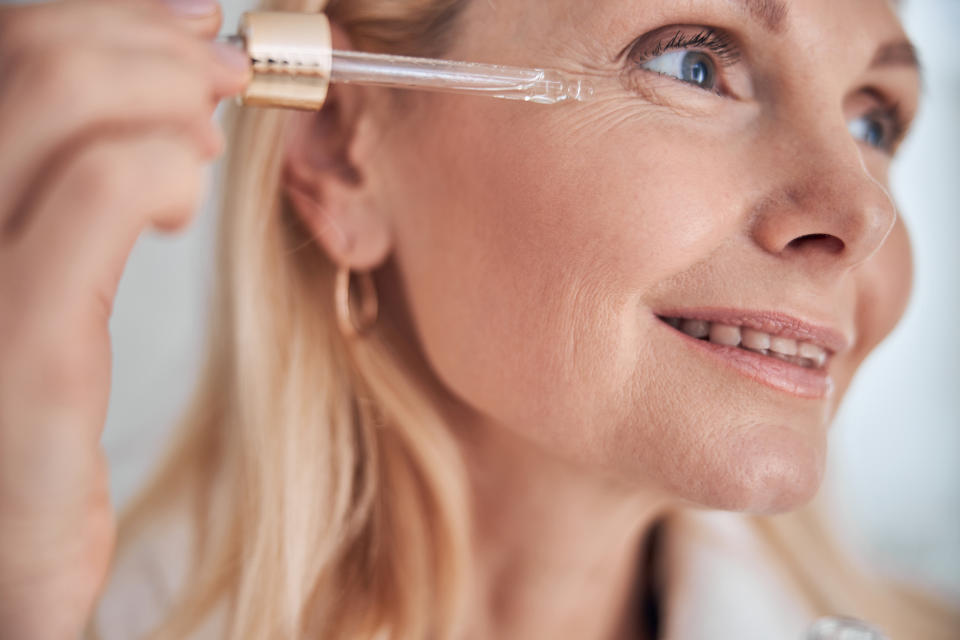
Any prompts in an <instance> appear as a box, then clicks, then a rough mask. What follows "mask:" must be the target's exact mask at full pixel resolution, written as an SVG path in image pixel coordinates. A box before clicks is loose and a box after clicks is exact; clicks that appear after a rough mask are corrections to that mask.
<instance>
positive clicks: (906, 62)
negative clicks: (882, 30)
mask: <svg viewBox="0 0 960 640" xmlns="http://www.w3.org/2000/svg"><path fill="white" fill-rule="evenodd" d="M902 66H906V67H912V68H914V69H916V70H917V72H918V73H919V72H920V69H921V65H920V56H919V55H917V48H916V47H915V46H913V43H912V42H910V41H909V40H898V41H896V42H888V43H887V44H884V45H881V46H880V48H879V49H877V52H876V53H875V54H874V56H873V60H872V61H871V62H870V68H871V69H875V68H877V67H902Z"/></svg>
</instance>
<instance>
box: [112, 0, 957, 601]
mask: <svg viewBox="0 0 960 640" xmlns="http://www.w3.org/2000/svg"><path fill="white" fill-rule="evenodd" d="M248 5H249V3H248V2H237V1H235V0H227V2H226V14H227V15H226V20H225V23H224V24H225V30H229V28H230V27H233V26H234V25H235V24H236V21H237V18H238V16H239V13H240V12H241V11H242V10H243V9H244V8H245V7H246V6H248ZM904 17H905V22H906V26H907V30H908V32H909V34H910V36H911V38H912V39H913V40H914V41H915V43H916V44H917V45H918V47H919V49H920V53H921V56H922V58H923V62H924V65H925V71H926V75H927V85H928V87H927V95H926V101H925V107H924V109H923V112H922V114H921V116H920V119H919V121H918V123H917V125H916V128H915V130H914V133H913V134H912V136H911V137H910V139H909V140H908V143H907V145H906V146H905V148H904V150H903V153H902V155H901V157H900V160H899V161H898V163H897V167H896V170H895V181H894V187H895V193H896V195H897V196H898V198H899V201H900V204H901V207H902V211H903V215H904V216H905V218H906V220H907V222H908V224H909V226H910V228H911V231H912V233H913V240H914V249H915V253H916V283H915V289H914V297H913V301H912V304H911V307H910V309H909V311H908V313H907V315H906V317H905V318H904V321H903V323H902V324H901V325H900V327H899V328H898V329H897V331H896V332H895V334H894V335H893V336H891V338H890V339H889V340H888V341H887V342H886V343H885V344H884V345H882V346H881V348H880V349H879V350H878V351H877V352H876V353H875V354H874V355H873V356H872V357H871V359H870V360H869V361H868V363H867V365H866V366H865V368H864V370H863V371H862V372H861V373H860V375H859V377H858V379H857V380H856V382H855V385H854V387H853V389H852V391H851V393H850V395H849V396H848V399H847V401H846V404H845V406H844V408H843V410H842V412H841V415H840V417H839V419H838V421H837V423H836V425H835V427H834V432H833V436H832V440H833V448H832V450H831V462H830V469H829V471H828V478H827V487H828V489H830V490H833V491H834V492H835V493H836V494H838V496H839V498H840V499H841V501H842V503H843V505H844V509H845V512H844V514H843V517H844V519H845V520H847V521H849V522H850V523H852V524H853V525H854V526H855V527H857V528H859V529H860V530H861V531H862V533H863V535H864V536H865V538H864V539H865V541H866V544H867V549H866V553H867V554H868V555H869V556H871V557H873V558H874V559H875V560H876V561H877V562H879V563H880V564H881V565H883V566H885V567H888V568H889V569H890V570H891V571H897V572H901V573H903V574H905V575H908V576H914V577H917V578H919V579H922V580H927V581H929V582H931V583H933V584H935V585H940V586H941V587H942V588H944V589H946V590H948V591H949V592H951V593H952V594H954V595H955V596H957V597H960V331H958V330H957V328H956V323H957V319H958V318H960V246H958V245H960V205H958V191H957V189H958V186H960V125H958V119H960V55H958V49H957V45H956V30H957V29H958V28H960V0H910V1H908V3H907V5H906V7H905V12H904ZM799 63H802V61H799V60H798V64H799ZM215 170H216V168H215V167H214V168H213V172H215ZM215 205H216V203H215V194H213V193H212V189H211V197H210V198H209V201H208V202H207V203H206V205H205V207H204V209H203V212H202V214H201V215H200V217H199V218H198V220H197V222H196V223H195V224H194V226H193V227H192V228H191V230H190V231H189V232H188V233H186V234H184V235H180V236H177V237H164V236H159V235H155V234H151V235H147V236H144V237H143V238H141V240H140V242H139V244H138V245H137V247H136V249H135V251H134V253H133V256H132V257H131V259H130V262H129V266H128V268H127V271H126V274H125V276H124V279H123V281H122V283H121V286H120V293H119V296H118V300H117V306H116V310H115V313H114V316H113V320H112V323H111V327H112V331H113V336H114V354H115V355H114V366H115V369H114V386H113V394H112V397H111V404H110V413H109V419H108V422H107V427H106V431H105V434H104V442H105V446H106V449H107V452H108V455H109V457H110V460H111V464H112V467H111V469H112V476H111V483H112V486H113V490H114V496H115V500H116V501H117V503H118V504H123V503H124V502H125V501H126V500H127V499H128V498H129V497H130V496H131V494H132V493H133V492H134V491H135V490H136V489H137V488H138V487H139V486H140V485H141V483H142V482H143V481H144V479H145V478H146V476H147V475H148V473H149V470H150V469H151V467H152V465H153V464H154V462H155V461H156V457H157V454H158V453H159V452H161V451H162V450H163V448H164V446H165V445H166V443H167V439H168V436H169V433H170V429H171V427H172V426H173V425H174V423H175V421H176V418H177V416H178V415H179V413H180V411H181V409H182V407H183V404H184V402H185V400H186V398H187V396H188V393H189V390H190V388H191V386H192V385H193V384H194V382H195V380H196V376H197V365H198V362H199V358H200V354H201V353H202V338H203V326H204V317H205V313H206V310H207V292H208V290H209V286H210V284H211V277H210V272H211V265H212V230H213V218H214V209H215Z"/></svg>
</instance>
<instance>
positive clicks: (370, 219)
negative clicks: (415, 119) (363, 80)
mask: <svg viewBox="0 0 960 640" xmlns="http://www.w3.org/2000/svg"><path fill="white" fill-rule="evenodd" d="M365 117H369V112H368V111H366V110H365V109H364V104H363V101H362V96H361V95H360V90H359V89H358V88H357V87H350V86H334V87H331V90H330V94H329V95H328V98H327V103H326V104H325V105H324V107H323V109H322V110H321V111H319V112H297V113H295V114H293V115H292V116H291V121H290V126H289V129H288V132H287V134H288V135H287V138H286V141H285V151H284V167H283V175H282V185H283V190H284V193H285V195H286V196H287V198H288V199H289V202H290V205H291V206H292V207H293V208H294V209H295V211H296V212H297V215H298V216H299V217H300V219H301V220H302V221H303V222H304V224H305V225H306V226H307V227H308V228H309V229H310V230H311V231H312V232H313V235H314V237H315V238H316V239H317V240H318V242H319V243H320V245H321V246H322V247H323V249H324V250H325V251H326V252H327V255H328V256H329V257H330V259H331V260H332V261H334V262H335V263H337V264H338V265H345V266H349V267H351V268H352V269H355V270H358V271H368V270H372V269H374V268H376V267H377V266H379V265H380V264H382V263H383V262H384V261H385V260H386V258H387V256H388V255H389V253H390V250H391V248H392V234H391V232H390V226H389V221H388V219H387V216H386V215H384V212H382V211H380V210H378V209H377V207H375V206H374V205H373V203H374V202H376V201H377V200H378V198H376V197H374V196H375V194H372V193H369V191H370V189H371V188H373V186H372V185H374V184H376V183H377V181H375V180H369V179H368V177H369V176H368V174H369V172H370V170H371V167H369V166H366V165H364V164H362V162H363V161H364V160H363V158H366V157H368V156H366V155H365V154H357V153H354V150H355V149H356V148H357V146H358V145H360V146H362V145H363V142H362V141H360V140H358V138H359V137H361V136H364V135H368V131H369V130H370V128H371V125H370V123H363V118H365ZM364 125H365V126H364ZM358 157H359V158H360V159H359V160H358Z"/></svg>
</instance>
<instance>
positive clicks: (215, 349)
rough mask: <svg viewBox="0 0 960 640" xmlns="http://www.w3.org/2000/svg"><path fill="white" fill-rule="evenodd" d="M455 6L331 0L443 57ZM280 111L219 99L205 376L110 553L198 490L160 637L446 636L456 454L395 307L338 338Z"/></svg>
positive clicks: (355, 33)
mask: <svg viewBox="0 0 960 640" xmlns="http://www.w3.org/2000/svg"><path fill="white" fill-rule="evenodd" d="M463 2H464V0H331V2H329V5H328V6H326V8H325V9H326V12H327V13H328V14H329V15H330V17H331V18H332V19H333V20H334V21H335V22H337V23H338V24H340V25H341V26H342V27H344V28H345V29H346V30H347V32H348V33H349V34H350V35H351V37H352V38H353V39H354V42H355V43H357V44H358V45H359V46H360V47H362V48H369V49H371V50H388V51H399V52H405V53H415V54H421V55H435V54H437V53H439V52H440V51H441V50H442V49H443V48H444V46H445V40H444V39H445V38H446V37H449V34H450V33H451V26H452V22H453V21H454V18H455V16H456V13H457V11H458V9H459V7H460V5H462V4H463ZM323 4H324V3H323V2H322V0H318V1H317V2H311V0H273V1H268V2H265V3H264V5H266V7H267V8H273V9H280V10H297V11H318V10H321V9H324V7H323ZM288 119H289V114H288V113H286V112H283V111H279V110H261V109H242V110H240V109H232V110H231V111H230V112H229V115H228V118H227V122H228V129H229V140H230V145H229V153H228V157H227V159H226V164H225V175H226V185H227V187H228V188H226V189H225V190H224V202H223V215H222V216H221V218H220V227H219V245H218V265H217V268H218V274H219V275H218V278H219V280H218V287H217V289H216V292H215V300H214V305H213V311H212V317H211V319H210V325H209V335H208V344H209V353H208V356H207V360H206V364H205V370H204V372H203V375H202V378H201V382H200V384H199V385H198V388H197V390H196V392H195V394H194V397H193V400H192V403H191V406H190V407H189V409H188V411H187V413H186V416H185V419H184V421H183V424H182V429H181V432H180V436H179V439H178V441H177V442H176V444H175V446H174V447H173V449H172V451H171V453H170V455H169V456H168V457H167V459H166V461H165V463H164V464H163V465H162V467H161V468H160V470H159V471H158V473H157V474H156V476H155V477H154V479H153V480H152V482H151V483H150V484H149V485H148V487H147V488H146V489H145V490H144V491H143V492H142V493H141V494H140V496H139V497H138V498H137V500H136V501H135V502H134V503H133V504H132V505H131V507H130V508H129V509H128V510H127V512H126V513H125V514H124V517H123V518H122V521H121V527H120V532H119V543H118V553H122V551H123V549H124V548H126V547H127V546H128V545H130V544H131V542H132V541H134V540H136V539H137V538H138V536H140V535H141V534H142V533H143V531H144V528H145V527H148V526H150V525H151V524H152V523H154V522H155V521H156V520H157V518H158V517H159V516H158V514H160V513H162V512H164V510H165V509H167V508H168V507H170V506H171V505H175V504H178V501H179V500H181V499H184V498H185V499H187V500H188V501H189V505H190V507H189V508H190V514H191V519H192V524H193V527H194V534H195V535H194V541H195V545H194V548H193V550H192V552H193V553H192V556H191V558H192V561H193V564H192V569H191V574H190V576H189V579H188V580H187V582H186V586H185V587H184V589H183V590H182V591H181V592H180V593H179V595H178V598H177V600H176V602H175V604H174V605H173V606H172V607H171V609H170V611H169V612H168V613H167V615H166V617H165V620H164V622H163V623H162V624H161V625H160V627H159V628H158V629H157V630H156V631H155V633H154V634H153V637H155V638H184V637H186V636H187V635H189V633H191V632H192V631H193V630H195V629H196V628H198V626H199V625H200V624H201V623H203V622H204V620H205V619H207V618H208V617H209V616H210V615H211V614H212V613H213V612H214V610H215V609H216V608H217V607H219V606H225V607H226V620H227V629H226V637H230V638H239V637H245V638H257V639H265V638H300V637H319V638H356V639H361V638H370V639H373V638H378V637H386V636H389V637H393V638H427V637H430V638H438V639H441V638H449V637H452V636H453V635H454V634H455V632H456V625H457V622H458V620H459V619H460V617H461V611H462V607H463V604H464V601H465V598H466V597H467V596H468V593H469V588H470V583H471V573H470V571H471V567H470V564H469V562H468V555H467V551H468V548H469V539H468V536H469V531H470V527H469V512H468V506H467V505H468V500H467V495H468V494H467V486H466V476H465V472H464V469H463V467H462V463H461V461H460V457H459V455H460V454H459V452H458V449H457V446H456V445H455V444H454V442H453V440H452V437H451V434H450V432H449V430H448V428H447V426H446V425H445V424H444V421H443V420H442V418H441V415H440V413H439V410H438V404H437V402H438V399H437V394H436V392H435V390H433V389H431V388H430V386H429V384H428V383H427V382H426V380H427V379H428V377H427V376H426V375H425V374H424V372H423V371H421V370H418V369H417V367H416V365H415V364H413V363H415V362H417V358H415V357H414V355H413V354H412V353H410V352H409V351H408V350H407V349H408V347H407V346H406V345H405V344H404V343H403V341H402V340H399V339H397V338H396V333H395V332H394V331H393V330H392V329H391V327H390V325H389V324H387V321H386V319H381V321H380V322H379V323H378V324H377V325H376V328H375V330H374V332H373V333H372V334H371V335H370V336H369V337H366V338H365V339H364V340H362V341H359V342H357V343H355V344H354V343H348V342H346V341H344V340H343V338H342V337H341V335H340V334H339V332H338V330H337V321H336V317H335V315H334V312H333V308H332V300H333V283H334V276H335V267H334V265H333V264H332V263H331V262H330V261H329V259H328V258H327V257H326V256H325V254H324V252H323V251H322V250H320V249H319V247H318V246H317V245H316V244H315V243H313V242H312V236H311V233H310V231H309V230H308V229H306V228H305V227H304V226H303V225H302V224H301V222H300V220H299V218H298V216H297V215H296V214H295V213H294V212H293V211H292V209H291V207H290V206H289V205H288V203H287V202H286V200H285V198H284V195H283V192H282V182H281V178H282V175H281V174H282V169H283V152H284V150H283V149H282V145H279V144H277V141H278V140H282V139H284V132H285V130H286V125H287V122H288ZM744 518H746V519H748V520H749V521H750V522H751V523H752V524H753V526H754V527H755V529H756V530H757V532H758V533H759V534H760V535H762V536H763V537H764V538H765V539H767V540H768V541H769V542H770V545H771V546H772V547H773V548H774V549H777V550H778V556H779V557H780V559H781V561H782V564H783V566H784V568H786V569H787V570H788V571H789V572H791V574H792V575H793V576H794V579H795V582H796V583H797V584H798V585H799V586H800V587H801V589H802V590H803V592H804V593H805V594H806V596H807V598H808V599H809V601H810V603H811V605H812V606H813V607H814V608H815V609H816V610H818V611H821V612H822V613H823V614H824V615H826V614H832V613H837V612H842V613H846V614H850V615H856V616H858V617H862V618H864V619H867V620H871V621H874V622H877V623H879V624H880V625H881V626H883V627H885V628H886V629H887V630H888V631H889V632H890V633H891V634H892V636H893V637H894V638H897V637H899V638H911V639H925V640H940V639H946V638H948V637H954V636H955V633H956V624H957V617H956V616H955V614H954V613H953V612H951V611H950V610H949V609H948V608H947V607H946V606H944V605H940V604H937V603H935V602H934V601H932V600H930V599H928V598H926V597H925V596H923V595H920V594H915V593H909V594H908V593H907V592H906V591H905V590H904V589H902V588H899V587H893V586H890V585H886V584H881V583H880V582H879V581H877V579H876V578H873V577H870V576H867V575H865V574H864V573H863V572H862V571H860V570H859V569H858V568H857V567H855V565H854V564H853V563H851V562H849V561H848V560H846V556H845V554H844V553H843V551H842V550H840V548H839V547H838V545H837V544H836V543H834V542H833V540H832V538H831V536H830V535H829V534H828V531H827V530H826V528H825V527H824V526H823V525H822V522H823V517H822V516H821V515H818V514H817V513H816V512H815V510H814V509H813V508H812V507H811V508H807V509H801V510H800V511H798V512H796V513H793V514H789V515H785V516H778V517H774V518H759V517H749V516H744ZM667 531H669V528H668V529H667Z"/></svg>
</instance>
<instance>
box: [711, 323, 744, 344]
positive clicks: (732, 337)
mask: <svg viewBox="0 0 960 640" xmlns="http://www.w3.org/2000/svg"><path fill="white" fill-rule="evenodd" d="M710 342H713V343H716V344H725V345H727V346H728V347H738V346H740V327H733V326H730V325H728V324H713V325H711V326H710Z"/></svg>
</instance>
